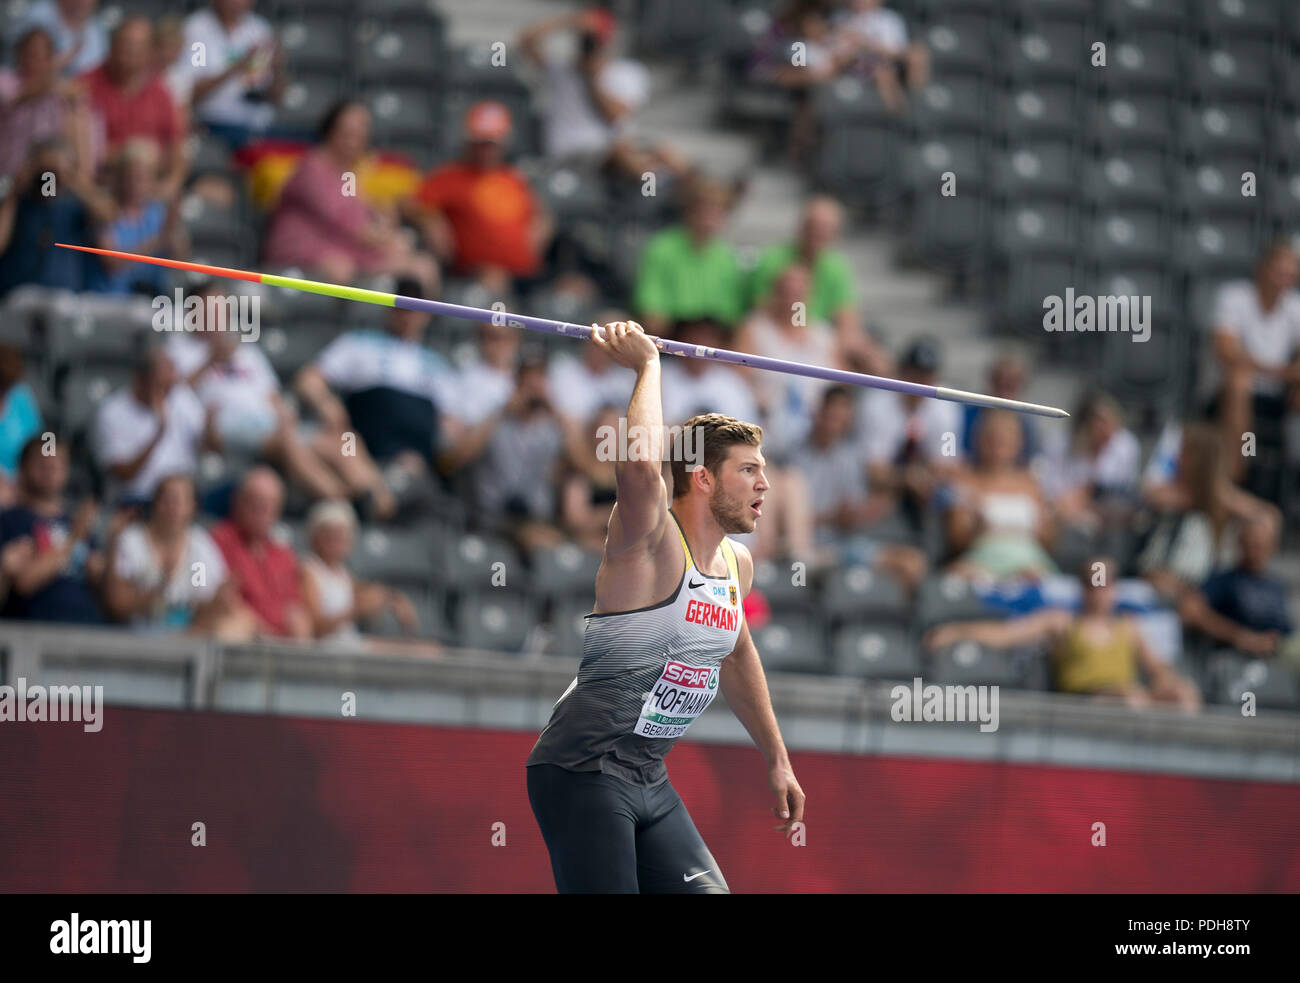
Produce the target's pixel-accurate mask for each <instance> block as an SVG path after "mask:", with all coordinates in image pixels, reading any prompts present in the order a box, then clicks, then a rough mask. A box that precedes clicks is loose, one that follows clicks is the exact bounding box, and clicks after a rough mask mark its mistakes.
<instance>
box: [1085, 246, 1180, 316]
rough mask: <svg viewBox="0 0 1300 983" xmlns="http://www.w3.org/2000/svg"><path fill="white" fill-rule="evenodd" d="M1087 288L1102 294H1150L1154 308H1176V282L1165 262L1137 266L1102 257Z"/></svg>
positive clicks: (1117, 295) (1147, 295)
mask: <svg viewBox="0 0 1300 983" xmlns="http://www.w3.org/2000/svg"><path fill="white" fill-rule="evenodd" d="M1085 286H1086V289H1087V292H1088V293H1091V294H1093V295H1094V296H1102V297H1150V298H1151V309H1152V311H1154V312H1167V311H1170V310H1173V309H1174V304H1175V302H1176V300H1177V297H1176V296H1175V291H1174V288H1173V285H1172V284H1171V283H1170V282H1169V276H1168V274H1167V272H1166V270H1165V268H1164V267H1163V266H1162V267H1160V268H1153V269H1135V268H1134V267H1133V266H1132V265H1131V264H1128V263H1123V262H1119V261H1116V260H1112V259H1111V258H1110V257H1102V258H1101V260H1100V261H1099V263H1098V265H1097V266H1096V267H1094V268H1093V270H1092V274H1091V276H1090V277H1089V278H1088V281H1087V283H1086V284H1085Z"/></svg>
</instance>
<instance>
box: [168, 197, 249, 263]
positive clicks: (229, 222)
mask: <svg viewBox="0 0 1300 983" xmlns="http://www.w3.org/2000/svg"><path fill="white" fill-rule="evenodd" d="M180 215H181V220H182V221H183V222H184V223H185V231H186V233H187V234H188V235H189V237H190V242H191V243H192V244H193V246H194V248H195V249H196V250H203V249H206V248H209V247H217V248H229V249H237V250H242V249H243V248H244V245H245V243H247V241H248V240H249V238H251V230H250V229H249V228H248V226H247V225H246V224H245V223H244V222H243V221H241V219H240V215H239V209H238V208H237V207H236V208H220V207H218V206H217V205H215V204H213V203H212V202H210V201H209V200H208V199H206V198H204V197H203V196H202V195H196V194H191V195H186V196H185V197H184V198H183V199H182V200H181V203H180Z"/></svg>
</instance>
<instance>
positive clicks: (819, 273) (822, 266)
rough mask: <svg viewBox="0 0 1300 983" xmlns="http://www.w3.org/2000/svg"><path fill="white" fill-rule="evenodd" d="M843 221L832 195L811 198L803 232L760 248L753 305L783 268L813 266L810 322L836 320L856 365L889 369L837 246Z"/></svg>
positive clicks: (880, 370) (874, 370)
mask: <svg viewBox="0 0 1300 983" xmlns="http://www.w3.org/2000/svg"><path fill="white" fill-rule="evenodd" d="M843 226H844V213H843V210H842V209H841V208H840V205H839V203H838V202H837V201H836V200H835V199H834V198H830V197H827V196H826V195H814V196H813V197H811V198H809V199H808V202H807V204H805V205H804V210H803V216H802V218H801V220H800V223H799V238H798V239H797V240H795V241H793V242H787V243H781V244H779V245H774V246H769V247H768V248H767V249H765V250H763V252H762V253H761V254H760V256H759V258H758V263H757V265H756V266H755V268H754V272H753V275H752V277H751V280H750V298H749V301H750V306H751V307H755V308H756V307H759V306H761V305H762V304H764V303H766V301H767V300H768V297H769V294H770V293H771V290H772V285H773V283H775V282H776V278H777V277H778V276H780V274H781V272H782V271H783V270H785V269H787V268H788V267H790V266H791V265H794V264H796V263H802V264H804V265H806V266H807V267H808V268H809V269H810V270H811V271H812V291H811V293H810V295H809V298H808V310H807V312H806V314H807V319H808V323H810V324H811V323H813V322H814V321H824V322H827V323H829V324H832V325H834V327H835V331H836V334H837V335H838V337H839V342H840V345H841V347H842V349H843V350H844V353H845V356H846V357H847V358H849V359H850V361H851V363H852V364H853V367H854V369H856V370H857V371H860V372H867V373H870V374H872V375H890V374H892V368H893V366H892V364H891V360H890V358H889V356H888V353H886V352H885V351H884V350H883V349H882V348H881V347H880V346H879V345H877V344H876V343H875V342H874V341H873V340H872V338H871V336H870V335H868V334H867V333H866V332H865V331H864V330H863V329H862V318H861V314H860V312H859V310H858V306H857V292H856V290H855V289H854V286H853V269H852V267H851V266H850V265H849V261H848V258H847V257H846V256H845V255H844V253H843V252H841V251H840V250H839V249H837V248H836V247H835V243H836V242H837V241H838V240H839V238H840V232H841V230H842V229H843Z"/></svg>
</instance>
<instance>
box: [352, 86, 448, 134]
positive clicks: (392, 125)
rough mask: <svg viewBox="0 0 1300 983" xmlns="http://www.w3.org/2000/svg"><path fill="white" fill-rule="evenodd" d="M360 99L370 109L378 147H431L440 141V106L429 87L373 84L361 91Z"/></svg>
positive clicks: (372, 131)
mask: <svg viewBox="0 0 1300 983" xmlns="http://www.w3.org/2000/svg"><path fill="white" fill-rule="evenodd" d="M361 98H362V100H363V101H364V102H365V104H366V105H367V106H368V107H370V116H371V119H372V120H373V123H372V128H371V139H372V140H373V141H374V143H375V145H376V146H384V147H387V146H390V145H392V144H394V143H398V142H407V143H414V144H417V145H422V144H429V145H432V144H433V143H434V141H435V140H436V139H437V127H438V119H437V115H436V114H435V109H436V107H437V104H438V103H437V100H436V99H435V98H432V97H431V96H430V93H429V91H428V89H427V88H422V87H420V86H414V85H406V86H400V85H379V84H374V83H372V84H371V85H368V86H367V87H366V88H365V89H363V90H362V94H361Z"/></svg>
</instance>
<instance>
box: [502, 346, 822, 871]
mask: <svg viewBox="0 0 1300 983" xmlns="http://www.w3.org/2000/svg"><path fill="white" fill-rule="evenodd" d="M592 343H593V344H595V345H597V346H598V347H600V348H601V349H602V350H603V351H605V352H607V353H608V354H609V355H610V356H611V357H612V358H613V359H614V361H615V362H617V363H618V364H619V365H623V366H625V367H627V368H630V369H634V370H635V371H636V374H637V379H636V387H635V389H634V390H633V392H632V401H631V404H630V405H629V406H628V411H627V424H628V431H627V432H628V434H629V435H630V436H632V437H633V438H635V437H636V436H637V435H645V436H648V437H649V438H650V439H649V440H648V441H647V443H648V445H649V453H648V454H646V455H645V456H646V459H645V460H627V461H625V460H622V457H624V456H625V455H623V454H620V455H619V458H620V460H618V461H617V463H616V464H615V468H614V471H615V475H616V478H617V483H618V500H617V502H616V503H615V505H614V510H613V513H612V514H611V515H610V518H609V529H608V532H607V533H606V538H605V555H604V559H603V561H602V563H601V565H600V570H599V571H598V572H597V574H596V608H595V610H594V611H593V612H592V613H591V614H589V615H587V625H586V631H585V633H584V637H583V657H582V664H581V665H580V666H579V668H578V675H577V677H576V678H575V679H574V680H573V682H572V683H570V684H569V688H568V689H567V690H565V691H564V695H563V696H561V697H560V699H559V701H558V702H557V703H556V704H555V709H554V710H553V711H552V713H551V720H550V723H548V724H547V725H546V729H545V730H543V731H542V734H541V736H540V737H539V738H538V740H537V744H536V745H535V746H534V747H533V751H532V754H530V755H529V756H528V763H527V771H528V799H529V802H530V803H531V804H532V807H533V814H534V815H535V816H536V817H537V823H538V825H539V826H540V827H541V830H542V837H543V838H544V839H545V840H546V848H547V850H548V851H549V852H550V855H551V870H552V871H553V872H554V874H555V886H556V889H557V890H558V891H560V893H562V894H563V893H572V892H622V893H637V892H641V893H647V894H649V893H669V892H678V893H699V894H730V893H731V892H730V890H729V889H728V888H727V882H726V879H725V878H724V877H723V876H722V871H721V870H719V869H718V864H717V861H715V860H714V859H713V855H712V854H711V853H710V852H709V848H708V847H707V846H705V845H704V840H703V839H702V838H701V837H700V834H699V831H698V830H696V828H695V824H694V823H693V822H692V821H691V817H690V814H689V813H688V812H687V811H686V806H685V805H683V803H682V800H681V799H680V798H679V797H678V795H677V792H676V790H675V789H674V788H673V786H672V783H671V782H669V781H668V772H667V770H666V769H665V767H664V756H665V755H666V754H667V753H668V751H669V749H670V748H671V747H672V746H673V744H674V743H675V742H676V740H677V738H679V737H681V735H682V734H684V733H685V732H686V729H687V727H689V726H690V724H691V722H692V721H693V720H695V718H696V717H698V716H699V715H700V714H701V713H702V712H703V711H704V708H705V707H707V706H708V705H709V703H710V702H712V700H713V697H714V696H715V695H717V693H718V691H719V690H721V692H722V693H723V695H724V696H725V697H726V700H727V705H728V706H730V707H731V709H732V710H733V711H734V712H735V714H736V716H737V717H738V718H739V719H740V722H741V723H743V724H744V725H745V729H746V730H748V731H749V734H750V736H751V737H752V738H753V740H754V742H755V743H756V744H757V745H758V747H759V749H760V750H761V751H762V752H763V756H764V758H766V759H767V778H768V784H769V785H770V787H771V790H772V794H773V795H774V796H775V797H776V807H775V808H774V809H773V810H772V812H773V814H774V815H777V816H778V817H779V818H780V819H781V820H782V823H781V825H780V826H777V827H776V829H779V830H782V831H784V832H786V833H787V835H788V834H789V832H790V831H791V830H792V829H793V827H794V824H795V823H797V822H799V821H800V820H802V818H803V807H804V794H803V790H802V789H801V788H800V787H799V783H798V782H797V781H795V777H794V772H793V770H791V768H790V759H789V756H788V755H787V753H786V748H785V743H784V742H783V741H782V740H781V732H780V730H779V728H778V727H777V724H776V715H775V714H774V713H773V712H772V704H771V700H770V699H769V697H768V692H767V680H766V678H765V677H764V675H763V667H762V665H761V664H760V663H759V660H758V651H757V650H756V649H755V648H754V643H753V641H752V640H751V639H750V637H749V626H748V625H747V624H746V623H745V619H744V613H743V610H742V607H741V601H742V600H743V598H744V597H745V595H747V594H748V593H749V589H750V586H751V584H752V583H753V579H754V563H753V560H752V559H751V557H750V555H749V551H748V550H747V549H746V548H745V547H744V546H743V545H741V544H739V543H733V542H732V541H731V540H729V539H727V534H728V533H747V532H753V530H754V525H755V523H756V522H757V521H758V518H759V516H760V515H761V514H762V513H761V511H760V507H761V506H762V504H763V493H764V492H765V491H766V490H767V488H768V484H767V478H766V477H765V476H764V474H763V466H764V461H763V455H762V454H761V453H759V450H760V445H761V442H762V438H763V431H762V428H760V427H758V426H755V425H754V424H750V423H744V422H742V421H740V420H736V419H734V418H732V417H729V416H723V415H721V414H719V413H707V414H703V415H700V416H696V417H692V418H691V419H690V420H688V421H687V422H686V424H685V427H687V428H689V427H699V428H700V431H699V433H700V434H701V435H702V439H701V440H698V441H697V442H696V443H695V445H694V446H695V447H697V448H698V447H701V446H702V454H701V455H700V457H702V461H700V462H698V463H699V464H700V465H702V466H697V467H695V468H694V469H692V470H689V471H688V470H687V467H686V464H687V462H685V461H682V460H678V457H681V456H684V455H676V454H674V455H673V459H672V478H673V491H672V507H671V508H670V507H669V501H668V489H667V487H666V485H665V483H664V480H663V476H662V471H661V461H662V459H663V443H662V442H663V438H664V432H663V406H662V402H661V399H660V393H659V349H658V348H656V347H655V344H654V342H653V341H651V340H650V339H649V338H648V337H647V336H646V334H645V333H644V332H643V331H642V330H641V326H640V325H638V324H636V323H635V322H631V321H617V322H614V323H613V324H608V325H606V326H605V327H603V328H600V327H597V328H595V330H594V332H593V334H592ZM638 427H639V428H641V429H640V430H638V429H635V428H638ZM690 433H691V431H689V430H686V429H684V430H683V446H691V445H690V444H688V443H686V438H687V435H688V434H690ZM631 446H633V447H635V446H637V444H636V441H635V439H634V440H633V441H631ZM626 456H630V455H626Z"/></svg>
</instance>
